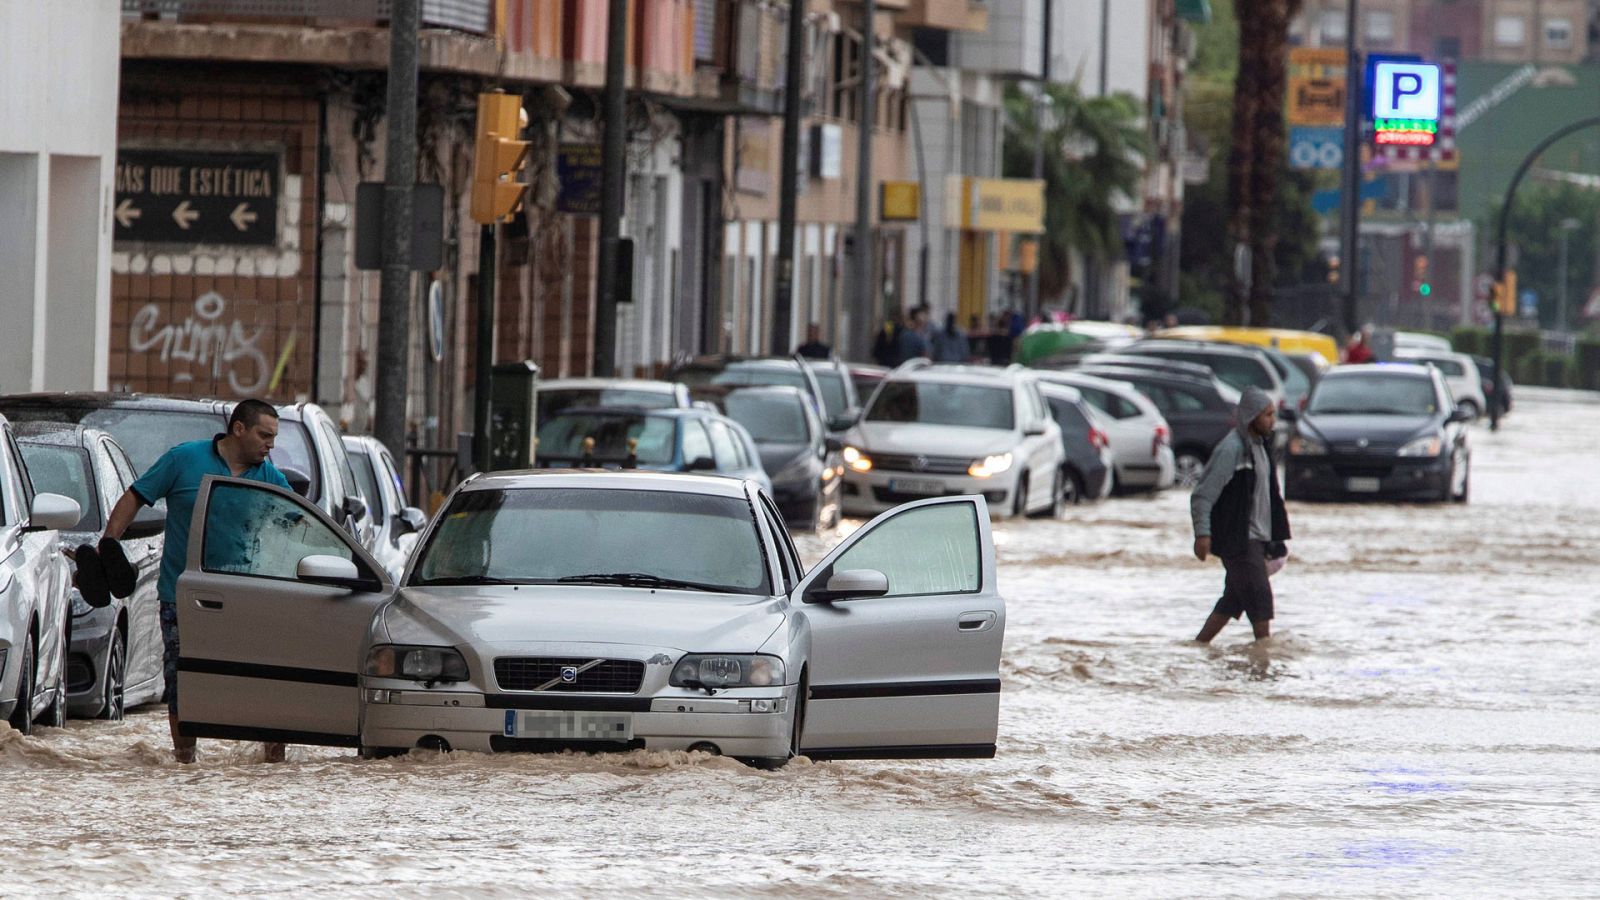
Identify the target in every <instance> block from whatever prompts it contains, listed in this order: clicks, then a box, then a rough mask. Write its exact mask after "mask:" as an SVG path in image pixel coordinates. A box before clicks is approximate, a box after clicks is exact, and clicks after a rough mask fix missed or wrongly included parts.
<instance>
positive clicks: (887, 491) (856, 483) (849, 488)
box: [842, 469, 1017, 516]
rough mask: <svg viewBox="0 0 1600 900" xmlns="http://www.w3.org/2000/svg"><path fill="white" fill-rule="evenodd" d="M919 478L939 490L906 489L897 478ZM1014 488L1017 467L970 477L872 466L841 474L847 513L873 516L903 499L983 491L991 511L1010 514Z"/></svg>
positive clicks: (992, 513) (898, 503) (908, 501)
mask: <svg viewBox="0 0 1600 900" xmlns="http://www.w3.org/2000/svg"><path fill="white" fill-rule="evenodd" d="M904 481H921V482H927V483H929V484H933V483H937V484H939V485H940V488H941V491H940V492H939V493H924V492H922V491H915V492H911V491H905V490H903V489H902V487H901V485H900V484H898V483H899V482H904ZM1016 488H1017V476H1016V470H1015V469H1013V470H1012V471H1010V472H1005V473H1002V474H1001V475H999V476H997V477H992V478H973V477H972V476H971V475H930V474H922V473H917V472H894V471H881V470H878V469H873V470H872V471H870V472H857V471H855V470H853V469H847V470H846V471H845V475H844V492H843V493H844V496H843V499H842V503H843V506H844V512H845V514H846V515H850V516H873V515H877V514H878V513H881V512H885V511H887V510H891V509H893V508H895V507H896V506H899V505H900V504H902V503H910V502H911V501H913V500H926V499H928V498H930V497H953V496H958V495H963V494H982V495H983V498H984V499H985V500H987V501H988V503H989V512H990V514H991V515H1010V514H1011V508H1012V498H1013V493H1014V492H1015V491H1016Z"/></svg>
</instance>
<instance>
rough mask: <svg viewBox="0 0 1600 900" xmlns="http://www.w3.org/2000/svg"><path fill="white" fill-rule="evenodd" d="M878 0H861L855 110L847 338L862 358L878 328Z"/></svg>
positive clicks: (857, 355)
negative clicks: (851, 301)
mask: <svg viewBox="0 0 1600 900" xmlns="http://www.w3.org/2000/svg"><path fill="white" fill-rule="evenodd" d="M877 18H878V4H877V0H862V3H861V102H860V103H858V104H857V109H856V112H857V113H859V115H857V116H856V238H855V245H856V247H855V253H856V255H855V258H854V259H853V260H852V262H854V263H855V269H856V275H855V289H854V291H853V294H854V300H855V304H854V305H855V309H854V313H855V315H853V316H852V317H851V318H852V319H853V321H852V322H851V323H850V340H851V343H852V344H854V345H855V347H856V348H857V353H856V358H857V359H865V358H866V356H867V354H868V352H869V351H870V350H871V348H872V335H873V333H874V332H876V331H877V328H878V286H877V285H876V284H874V283H873V279H872V270H873V262H874V260H873V256H874V254H873V252H872V128H873V124H874V122H875V120H876V119H877V115H876V112H875V110H876V108H877V107H876V104H874V103H873V93H874V91H876V90H877V87H876V85H875V84H874V81H876V79H875V78H873V74H874V72H873V70H874V69H876V68H877V65H876V63H875V61H874V59H873V54H872V51H873V48H874V47H875V46H876V44H877V28H876V26H875V24H874V23H875V21H876V20H877Z"/></svg>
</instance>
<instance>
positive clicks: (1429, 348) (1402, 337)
mask: <svg viewBox="0 0 1600 900" xmlns="http://www.w3.org/2000/svg"><path fill="white" fill-rule="evenodd" d="M1394 349H1395V353H1396V354H1397V355H1398V354H1399V352H1400V351H1402V350H1422V351H1426V352H1429V353H1449V352H1451V351H1452V350H1454V349H1455V348H1454V347H1451V346H1450V341H1449V340H1448V339H1447V338H1442V337H1440V336H1438V335H1436V334H1427V333H1424V332H1420V331H1396V332H1395V333H1394Z"/></svg>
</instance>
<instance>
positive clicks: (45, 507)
mask: <svg viewBox="0 0 1600 900" xmlns="http://www.w3.org/2000/svg"><path fill="white" fill-rule="evenodd" d="M81 518H83V507H81V506H79V505H78V501H76V500H74V499H72V498H71V497H63V496H61V495H60V494H35V495H34V497H33V506H32V507H30V508H29V510H28V527H27V529H26V530H27V531H64V530H66V529H68V528H71V527H72V526H74V525H76V524H78V520H79V519H81Z"/></svg>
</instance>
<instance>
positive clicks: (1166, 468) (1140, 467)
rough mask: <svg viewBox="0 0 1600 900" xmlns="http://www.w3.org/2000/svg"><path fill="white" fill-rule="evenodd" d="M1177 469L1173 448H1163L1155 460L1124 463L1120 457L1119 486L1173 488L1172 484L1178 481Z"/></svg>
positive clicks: (1118, 461)
mask: <svg viewBox="0 0 1600 900" xmlns="http://www.w3.org/2000/svg"><path fill="white" fill-rule="evenodd" d="M1177 469H1178V467H1177V464H1176V463H1175V462H1174V461H1173V456H1172V448H1171V447H1168V446H1162V448H1161V451H1160V452H1159V453H1158V454H1157V455H1156V456H1154V457H1153V458H1149V459H1145V458H1141V459H1139V460H1138V461H1137V462H1134V463H1124V462H1123V461H1122V460H1121V458H1120V457H1119V458H1118V460H1117V484H1118V485H1120V486H1122V487H1130V488H1156V489H1158V490H1161V489H1165V488H1169V487H1172V483H1173V482H1174V481H1176V480H1177Z"/></svg>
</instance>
